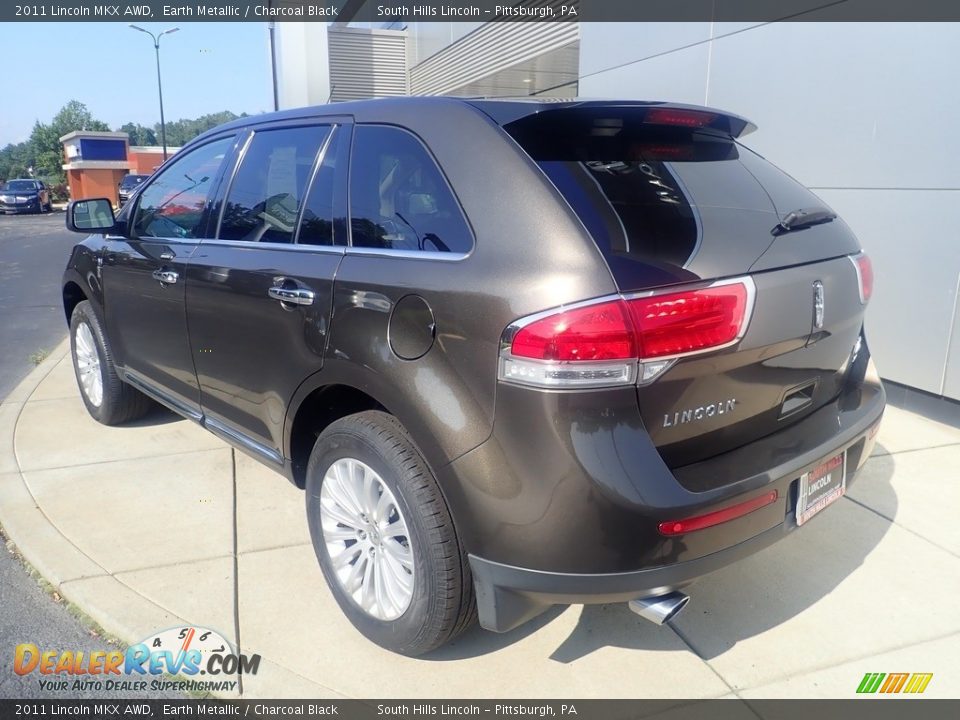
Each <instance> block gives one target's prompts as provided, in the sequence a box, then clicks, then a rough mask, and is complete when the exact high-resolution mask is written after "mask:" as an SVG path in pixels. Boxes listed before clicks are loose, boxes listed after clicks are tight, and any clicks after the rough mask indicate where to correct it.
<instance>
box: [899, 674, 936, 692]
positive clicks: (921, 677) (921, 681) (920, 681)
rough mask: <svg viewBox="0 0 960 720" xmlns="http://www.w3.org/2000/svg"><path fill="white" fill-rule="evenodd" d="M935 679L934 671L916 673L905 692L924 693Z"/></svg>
mask: <svg viewBox="0 0 960 720" xmlns="http://www.w3.org/2000/svg"><path fill="white" fill-rule="evenodd" d="M932 679H933V673H914V674H913V676H912V677H911V678H910V682H909V683H907V687H906V688H905V689H904V692H905V693H922V692H923V691H924V690H926V689H927V685H929V684H930V681H931V680H932Z"/></svg>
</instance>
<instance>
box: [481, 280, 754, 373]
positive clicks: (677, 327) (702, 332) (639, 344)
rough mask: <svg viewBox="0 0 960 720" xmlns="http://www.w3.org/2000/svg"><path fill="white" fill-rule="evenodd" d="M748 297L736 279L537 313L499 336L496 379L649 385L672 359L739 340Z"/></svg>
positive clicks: (745, 285) (748, 289) (750, 290)
mask: <svg viewBox="0 0 960 720" xmlns="http://www.w3.org/2000/svg"><path fill="white" fill-rule="evenodd" d="M753 295H754V285H753V281H752V280H751V279H750V278H743V279H739V280H733V281H721V282H718V283H715V284H713V285H710V286H708V287H701V288H693V289H689V290H682V291H673V292H664V293H652V294H644V295H640V296H628V297H623V296H616V297H612V298H602V299H600V300H596V301H589V302H587V303H582V304H578V305H574V306H571V307H568V308H560V309H558V310H556V311H548V312H545V313H539V314H537V315H533V316H531V317H528V318H524V319H522V320H518V321H516V322H515V323H513V324H512V325H511V326H510V327H508V328H507V330H506V331H505V332H504V336H503V341H502V346H501V352H500V370H499V377H500V379H501V380H505V381H508V382H516V383H520V384H523V385H533V386H535V387H559V388H564V387H566V388H578V387H606V386H612V385H628V384H631V383H633V382H635V381H637V380H638V379H639V381H640V382H641V383H646V382H652V381H653V380H654V379H656V378H657V377H658V376H659V375H661V374H662V373H663V372H664V371H666V370H667V369H668V368H669V367H670V366H671V365H672V364H673V363H674V362H675V361H676V359H677V358H679V357H683V356H685V355H692V354H696V353H701V352H709V351H712V350H718V349H720V348H723V347H727V346H729V345H732V344H733V343H735V342H737V341H738V340H739V339H740V338H742V337H743V334H744V332H746V327H747V323H748V322H749V317H750V311H751V309H752V304H753Z"/></svg>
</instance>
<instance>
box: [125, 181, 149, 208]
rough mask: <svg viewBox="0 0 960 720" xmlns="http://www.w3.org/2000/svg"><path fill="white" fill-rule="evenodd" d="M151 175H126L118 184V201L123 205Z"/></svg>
mask: <svg viewBox="0 0 960 720" xmlns="http://www.w3.org/2000/svg"><path fill="white" fill-rule="evenodd" d="M148 177H150V176H149V175H125V176H124V178H123V180H121V181H120V184H119V185H117V202H118V204H119V205H120V207H123V206H124V205H125V204H126V202H127V200H129V199H130V196H131V195H133V193H134V191H135V190H136V189H137V188H138V187H140V186H141V185H142V184H143V181H144V180H146V179H147V178H148Z"/></svg>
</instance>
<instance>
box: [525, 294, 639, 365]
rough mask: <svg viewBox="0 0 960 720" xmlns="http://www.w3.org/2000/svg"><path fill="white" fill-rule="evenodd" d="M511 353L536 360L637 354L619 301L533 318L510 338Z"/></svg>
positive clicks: (617, 358)
mask: <svg viewBox="0 0 960 720" xmlns="http://www.w3.org/2000/svg"><path fill="white" fill-rule="evenodd" d="M511 351H512V353H513V354H514V355H515V356H518V357H525V358H534V359H536V360H562V361H568V362H569V361H577V360H619V359H624V358H635V357H637V346H636V343H635V341H634V336H633V328H632V327H631V326H630V318H629V317H628V314H627V311H626V307H625V305H624V303H623V301H622V300H611V301H610V302H604V303H598V304H596V305H588V306H586V307H582V308H574V309H572V310H564V311H562V312H558V313H556V314H554V315H549V316H547V317H545V318H541V319H540V320H535V321H533V322H532V323H529V324H528V325H525V326H524V327H522V328H521V329H520V330H519V331H518V332H517V334H516V335H514V337H513V342H512V344H511Z"/></svg>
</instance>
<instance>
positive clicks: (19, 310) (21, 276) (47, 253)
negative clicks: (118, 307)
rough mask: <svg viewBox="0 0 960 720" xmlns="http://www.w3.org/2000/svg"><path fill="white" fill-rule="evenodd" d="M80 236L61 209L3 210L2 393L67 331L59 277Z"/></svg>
mask: <svg viewBox="0 0 960 720" xmlns="http://www.w3.org/2000/svg"><path fill="white" fill-rule="evenodd" d="M78 238H79V236H78V235H76V234H75V233H71V232H69V231H68V230H67V229H66V228H65V227H64V225H63V213H62V212H52V213H49V214H46V215H0V318H2V322H0V398H3V397H6V395H7V394H8V393H9V392H10V391H11V390H12V389H13V387H14V386H15V385H16V384H17V382H18V381H19V379H20V378H21V377H23V376H24V375H26V373H27V372H28V371H29V370H30V369H31V368H32V367H33V365H34V363H33V361H32V360H31V355H34V353H42V352H49V351H50V350H52V349H53V348H54V347H55V346H56V345H57V343H59V342H60V340H62V339H63V338H64V336H65V335H66V332H67V326H66V323H65V321H64V319H63V310H62V305H61V303H60V278H61V276H62V275H63V269H64V268H65V267H66V265H67V256H68V254H69V252H70V248H71V247H72V246H73V244H74V243H75V242H76V241H77V239H78Z"/></svg>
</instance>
